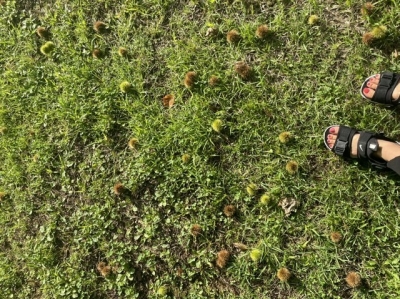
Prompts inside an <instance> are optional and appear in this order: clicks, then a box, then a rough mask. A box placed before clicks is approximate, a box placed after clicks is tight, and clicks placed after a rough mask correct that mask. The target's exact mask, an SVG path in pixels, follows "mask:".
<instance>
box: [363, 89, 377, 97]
mask: <svg viewBox="0 0 400 299" xmlns="http://www.w3.org/2000/svg"><path fill="white" fill-rule="evenodd" d="M362 91H363V95H364V96H365V97H366V98H368V99H372V97H373V96H374V94H375V90H374V89H372V88H369V87H365V88H363V90H362Z"/></svg>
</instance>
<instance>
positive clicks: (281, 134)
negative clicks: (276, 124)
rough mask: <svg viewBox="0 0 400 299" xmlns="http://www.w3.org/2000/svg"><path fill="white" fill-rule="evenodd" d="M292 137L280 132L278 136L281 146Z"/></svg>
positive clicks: (287, 133) (288, 133)
mask: <svg viewBox="0 0 400 299" xmlns="http://www.w3.org/2000/svg"><path fill="white" fill-rule="evenodd" d="M291 137H292V135H291V134H290V132H282V133H280V134H279V141H280V142H281V143H283V144H285V143H288V142H289V141H290V138H291Z"/></svg>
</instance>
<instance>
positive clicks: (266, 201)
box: [260, 193, 271, 205]
mask: <svg viewBox="0 0 400 299" xmlns="http://www.w3.org/2000/svg"><path fill="white" fill-rule="evenodd" d="M270 200H271V197H270V196H269V194H267V193H265V194H263V195H262V196H261V197H260V203H261V204H262V205H267V204H269V202H270Z"/></svg>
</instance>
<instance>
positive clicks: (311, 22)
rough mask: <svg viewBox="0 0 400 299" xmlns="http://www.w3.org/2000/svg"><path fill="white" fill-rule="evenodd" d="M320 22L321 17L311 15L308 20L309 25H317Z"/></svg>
mask: <svg viewBox="0 0 400 299" xmlns="http://www.w3.org/2000/svg"><path fill="white" fill-rule="evenodd" d="M318 22H319V17H318V16H317V15H311V16H310V17H309V18H308V25H311V26H312V25H316V24H317V23H318Z"/></svg>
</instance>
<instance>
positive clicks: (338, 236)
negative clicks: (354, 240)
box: [330, 232, 343, 243]
mask: <svg viewBox="0 0 400 299" xmlns="http://www.w3.org/2000/svg"><path fill="white" fill-rule="evenodd" d="M330 237H331V241H332V242H333V243H339V242H340V241H341V240H342V238H343V236H342V234H341V233H339V232H332V233H331V235H330Z"/></svg>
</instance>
